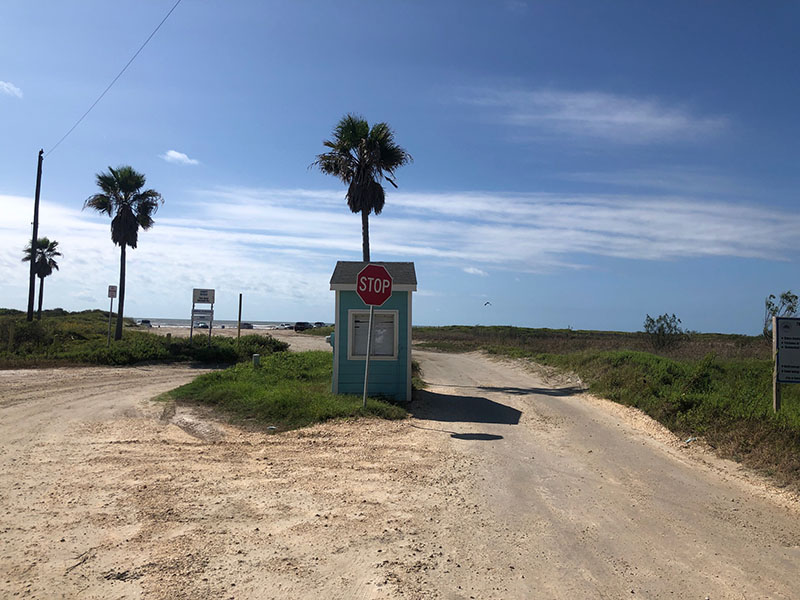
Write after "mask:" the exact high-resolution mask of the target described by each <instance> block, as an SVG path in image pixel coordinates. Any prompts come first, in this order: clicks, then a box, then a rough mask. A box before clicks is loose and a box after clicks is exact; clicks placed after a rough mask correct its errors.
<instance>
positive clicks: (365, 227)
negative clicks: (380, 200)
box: [361, 208, 369, 262]
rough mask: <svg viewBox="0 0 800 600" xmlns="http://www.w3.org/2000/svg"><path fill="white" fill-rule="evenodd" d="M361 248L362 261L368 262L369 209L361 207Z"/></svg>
mask: <svg viewBox="0 0 800 600" xmlns="http://www.w3.org/2000/svg"><path fill="white" fill-rule="evenodd" d="M361 248H362V250H363V252H364V262H369V211H368V210H366V209H363V208H362V209H361Z"/></svg>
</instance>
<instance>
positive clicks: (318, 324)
mask: <svg viewBox="0 0 800 600" xmlns="http://www.w3.org/2000/svg"><path fill="white" fill-rule="evenodd" d="M314 327H327V325H325V323H323V322H322V321H317V322H316V323H314Z"/></svg>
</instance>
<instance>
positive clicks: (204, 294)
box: [192, 288, 214, 304]
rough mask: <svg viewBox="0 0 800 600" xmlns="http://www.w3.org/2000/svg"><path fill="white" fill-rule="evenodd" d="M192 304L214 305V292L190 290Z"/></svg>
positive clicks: (197, 289)
mask: <svg viewBox="0 0 800 600" xmlns="http://www.w3.org/2000/svg"><path fill="white" fill-rule="evenodd" d="M192 302H194V303H195V304H214V290H201V289H199V288H194V290H192Z"/></svg>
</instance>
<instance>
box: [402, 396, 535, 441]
mask: <svg viewBox="0 0 800 600" xmlns="http://www.w3.org/2000/svg"><path fill="white" fill-rule="evenodd" d="M409 410H410V412H411V414H412V415H413V416H415V417H417V418H419V419H427V420H429V421H444V422H448V423H496V424H500V425H517V424H518V423H519V418H520V416H521V415H522V413H521V412H520V411H518V410H517V409H516V408H511V407H510V406H506V405H505V404H500V403H499V402H494V401H493V400H489V399H488V398H481V397H478V396H451V395H448V394H437V393H435V392H429V391H427V390H418V391H417V392H416V393H415V396H414V402H413V403H412V404H411V406H410V407H409ZM457 435H459V436H460V435H479V434H457ZM454 437H455V436H454ZM463 439H477V438H463Z"/></svg>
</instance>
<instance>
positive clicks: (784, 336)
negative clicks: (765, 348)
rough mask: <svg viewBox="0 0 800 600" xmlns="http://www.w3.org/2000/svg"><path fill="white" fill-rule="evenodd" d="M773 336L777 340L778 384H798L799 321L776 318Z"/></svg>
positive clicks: (799, 376)
mask: <svg viewBox="0 0 800 600" xmlns="http://www.w3.org/2000/svg"><path fill="white" fill-rule="evenodd" d="M774 335H775V336H776V338H777V343H776V349H777V351H778V357H777V359H778V364H777V368H778V383H800V319H796V318H790V317H778V318H776V319H775V331H774Z"/></svg>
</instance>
